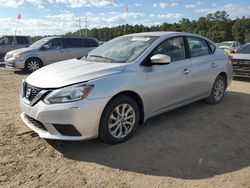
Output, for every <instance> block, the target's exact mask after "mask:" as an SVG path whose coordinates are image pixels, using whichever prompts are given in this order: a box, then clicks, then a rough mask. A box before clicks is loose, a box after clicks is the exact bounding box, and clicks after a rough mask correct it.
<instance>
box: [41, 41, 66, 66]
mask: <svg viewBox="0 0 250 188" xmlns="http://www.w3.org/2000/svg"><path fill="white" fill-rule="evenodd" d="M45 45H46V48H44V47H42V49H41V53H42V56H43V60H44V64H50V63H55V62H58V61H62V60H65V54H64V51H63V48H62V39H61V38H55V39H51V40H50V41H48V42H47V43H46V44H45Z"/></svg>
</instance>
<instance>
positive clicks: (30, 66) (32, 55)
mask: <svg viewBox="0 0 250 188" xmlns="http://www.w3.org/2000/svg"><path fill="white" fill-rule="evenodd" d="M97 46H99V42H98V41H97V40H96V39H95V38H89V37H61V36H56V37H46V38H42V39H40V40H39V41H37V42H35V43H34V44H32V45H31V46H29V47H28V48H22V49H18V50H13V51H10V52H8V53H7V54H6V56H5V58H4V62H5V65H6V67H12V68H17V69H24V70H26V71H28V72H34V71H36V70H37V69H39V68H41V67H43V66H45V65H48V64H51V63H55V62H58V61H63V60H67V59H74V58H81V57H83V56H85V55H86V54H87V53H89V52H90V51H91V50H93V49H94V48H96V47H97Z"/></svg>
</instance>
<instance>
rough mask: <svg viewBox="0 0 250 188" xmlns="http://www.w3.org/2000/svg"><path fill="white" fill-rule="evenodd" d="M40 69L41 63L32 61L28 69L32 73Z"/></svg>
mask: <svg viewBox="0 0 250 188" xmlns="http://www.w3.org/2000/svg"><path fill="white" fill-rule="evenodd" d="M39 68H40V66H39V63H38V62H37V61H30V62H29V63H28V69H29V71H31V72H34V71H36V70H37V69H39Z"/></svg>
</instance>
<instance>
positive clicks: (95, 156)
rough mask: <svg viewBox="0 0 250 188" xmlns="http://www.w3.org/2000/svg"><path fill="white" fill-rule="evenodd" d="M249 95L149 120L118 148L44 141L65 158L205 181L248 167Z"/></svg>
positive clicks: (229, 96) (228, 97)
mask: <svg viewBox="0 0 250 188" xmlns="http://www.w3.org/2000/svg"><path fill="white" fill-rule="evenodd" d="M249 112H250V95H247V94H243V93H236V92H226V96H225V99H224V101H223V103H221V104H219V105H214V106H212V105H208V104H206V103H204V102H203V101H199V102H196V103H193V104H190V105H188V106H185V107H182V108H178V109H175V110H172V111H170V112H167V113H165V114H163V115H160V116H157V117H155V118H152V119H150V120H148V121H147V122H146V123H145V124H144V125H142V126H140V127H139V128H138V130H137V131H136V134H135V135H134V137H133V138H132V139H130V140H128V141H127V142H125V143H122V144H119V145H108V144H105V143H102V142H101V141H99V140H93V141H84V142H70V141H51V140H48V143H49V144H51V145H52V147H54V148H55V149H56V150H58V151H59V152H61V153H62V154H63V155H64V157H66V158H69V159H73V160H76V161H83V162H91V163H97V164H101V165H105V166H107V167H111V168H115V169H120V170H125V171H130V172H136V173H142V174H147V175H155V176H170V177H175V178H184V179H203V178H209V177H213V176H215V175H220V174H224V173H229V172H232V171H236V170H239V169H242V168H245V167H248V166H249V165H250V139H249V135H250V126H249V125H250V124H249V122H250V117H249Z"/></svg>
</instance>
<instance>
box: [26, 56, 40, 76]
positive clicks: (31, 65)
mask: <svg viewBox="0 0 250 188" xmlns="http://www.w3.org/2000/svg"><path fill="white" fill-rule="evenodd" d="M42 66H43V64H42V61H41V60H40V59H38V58H30V59H28V60H27V61H26V63H25V71H26V72H29V73H32V72H35V71H36V70H38V69H40V68H41V67H42Z"/></svg>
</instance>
